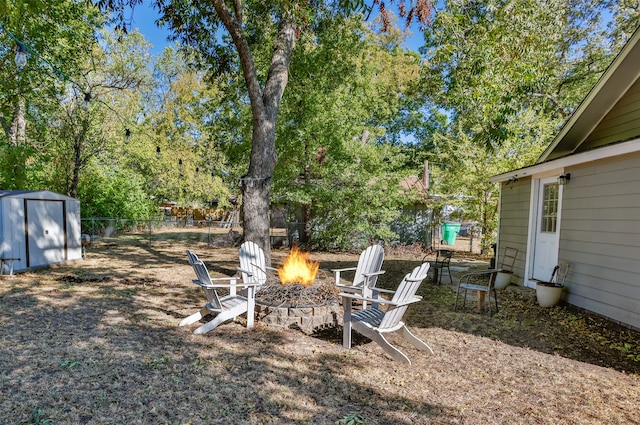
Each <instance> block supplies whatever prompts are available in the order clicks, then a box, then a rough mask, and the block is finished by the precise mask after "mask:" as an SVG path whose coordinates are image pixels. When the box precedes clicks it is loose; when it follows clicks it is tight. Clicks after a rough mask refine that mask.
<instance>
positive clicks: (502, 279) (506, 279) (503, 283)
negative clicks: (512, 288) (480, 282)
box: [493, 272, 512, 289]
mask: <svg viewBox="0 0 640 425" xmlns="http://www.w3.org/2000/svg"><path fill="white" fill-rule="evenodd" d="M511 276H512V274H511V273H507V272H498V273H496V281H495V282H493V286H494V288H496V289H504V288H506V287H507V286H509V284H510V283H511Z"/></svg>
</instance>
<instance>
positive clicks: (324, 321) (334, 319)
mask: <svg viewBox="0 0 640 425" xmlns="http://www.w3.org/2000/svg"><path fill="white" fill-rule="evenodd" d="M308 257H309V254H308V253H302V252H300V251H299V250H298V248H297V247H293V248H292V249H291V254H290V255H289V257H287V258H286V259H285V261H284V263H283V265H282V267H280V268H279V269H278V276H274V275H271V276H269V275H268V276H267V282H266V283H265V284H264V285H263V286H262V288H260V290H259V291H258V292H257V293H256V312H257V313H258V317H259V320H261V321H263V322H264V323H266V324H268V325H275V326H279V327H287V328H288V327H297V328H299V329H301V330H302V331H304V332H308V333H309V332H311V331H313V329H315V328H318V327H326V326H335V325H337V324H338V321H339V318H340V308H339V305H338V287H337V286H336V284H335V282H334V281H333V279H332V277H331V276H330V275H328V273H325V272H321V273H319V272H320V270H319V269H320V264H319V263H317V262H313V261H309V259H308Z"/></svg>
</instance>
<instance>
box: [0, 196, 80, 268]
mask: <svg viewBox="0 0 640 425" xmlns="http://www.w3.org/2000/svg"><path fill="white" fill-rule="evenodd" d="M0 258H16V260H15V261H14V264H13V266H14V270H15V271H21V270H27V269H30V268H34V267H40V266H46V265H49V264H55V263H60V262H63V261H68V260H77V259H80V258H82V245H81V240H80V201H78V200H77V199H74V198H71V197H69V196H65V195H60V194H58V193H55V192H51V191H48V190H38V191H28V190H0ZM5 267H6V265H5Z"/></svg>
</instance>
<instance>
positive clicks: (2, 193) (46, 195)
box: [0, 190, 77, 201]
mask: <svg viewBox="0 0 640 425" xmlns="http://www.w3.org/2000/svg"><path fill="white" fill-rule="evenodd" d="M0 198H22V199H56V200H68V201H69V200H71V201H77V199H76V198H72V197H71V196H67V195H62V194H60V193H56V192H52V191H50V190H0Z"/></svg>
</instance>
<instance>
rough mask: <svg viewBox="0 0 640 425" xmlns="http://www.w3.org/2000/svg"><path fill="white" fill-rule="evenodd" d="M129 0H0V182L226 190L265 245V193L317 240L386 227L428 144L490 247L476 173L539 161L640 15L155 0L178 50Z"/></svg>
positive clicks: (459, 5)
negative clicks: (147, 36) (137, 20)
mask: <svg viewBox="0 0 640 425" xmlns="http://www.w3.org/2000/svg"><path fill="white" fill-rule="evenodd" d="M140 3H141V1H140V0H100V1H95V2H74V1H71V0H69V1H62V2H57V3H56V4H55V5H53V6H51V7H47V8H46V9H44V8H43V7H42V5H41V4H40V3H39V2H36V1H25V2H21V3H20V4H19V5H14V4H13V3H11V4H9V3H2V4H1V5H0V8H1V9H0V12H2V13H0V24H1V25H2V30H3V31H1V32H0V59H1V60H2V63H3V66H2V67H0V74H1V75H2V77H3V78H2V79H1V80H0V84H1V85H2V90H1V91H0V93H1V94H0V123H1V124H2V128H3V132H2V139H1V140H0V141H1V142H2V143H1V146H0V149H1V150H2V154H3V155H2V157H1V158H2V159H1V160H0V167H1V168H0V181H1V182H2V183H1V185H2V187H3V188H20V189H30V188H33V189H36V188H49V189H52V190H57V191H61V192H64V193H68V194H71V195H73V196H77V197H78V198H80V199H81V201H82V202H83V213H84V214H90V215H95V216H113V215H120V216H129V217H130V218H136V217H150V216H152V215H153V214H155V208H154V206H157V205H158V204H160V203H162V202H164V201H176V202H179V203H180V204H185V205H186V204H189V205H205V206H207V205H212V204H213V203H214V201H215V203H217V205H219V206H221V207H225V206H230V204H229V200H230V199H235V197H237V198H238V199H239V200H240V202H241V204H242V206H243V220H244V230H245V237H246V238H247V239H251V240H255V241H257V242H259V243H260V244H261V245H262V246H263V247H265V248H267V251H268V239H269V238H268V235H269V214H270V211H271V209H272V208H273V207H274V206H275V205H287V206H289V207H290V210H291V214H292V217H291V219H292V220H298V221H301V222H303V223H304V224H305V226H304V227H303V228H301V229H300V232H301V239H302V240H304V241H306V242H307V243H309V244H312V245H313V246H319V247H332V248H333V247H337V248H347V247H351V246H354V245H355V244H358V243H362V244H366V243H368V242H369V241H370V240H376V239H381V240H386V241H389V240H393V239H394V235H393V232H392V230H391V229H392V226H391V223H393V222H394V221H397V220H399V216H400V214H401V211H402V209H403V208H404V207H406V206H411V205H414V204H415V202H416V201H418V202H421V201H422V199H421V198H420V196H421V195H420V194H416V197H413V196H408V194H407V193H405V192H403V191H402V190H399V189H398V188H399V186H398V182H399V181H400V180H402V179H404V178H406V177H408V176H411V175H419V174H421V172H422V167H423V164H424V161H425V160H428V161H429V164H430V167H431V176H432V187H431V188H430V192H431V194H432V195H434V194H435V195H439V196H438V199H440V200H441V201H440V202H441V203H443V204H444V203H446V204H453V205H458V206H459V207H460V208H461V210H460V211H461V218H463V219H464V220H468V221H475V222H477V223H479V225H480V226H481V227H482V229H483V234H484V235H485V236H486V239H485V241H484V245H485V246H488V244H489V242H490V238H491V235H492V231H493V229H495V209H496V205H497V199H496V196H495V191H496V188H495V187H494V186H493V185H491V184H489V183H488V177H489V176H491V175H493V174H497V173H500V172H503V171H506V170H508V169H512V168H517V167H520V166H523V165H528V164H530V163H531V162H532V161H534V160H535V159H536V158H537V156H538V155H539V153H540V152H541V150H542V149H543V148H544V147H545V146H546V145H547V144H548V143H549V141H550V140H551V138H552V137H553V135H554V134H555V132H556V131H557V129H558V128H559V127H560V126H561V125H562V123H563V122H564V121H565V120H566V119H567V117H568V116H569V115H570V114H571V113H572V111H573V110H574V109H575V108H576V107H577V105H578V103H579V102H580V101H581V99H582V98H583V97H584V96H585V94H586V93H587V91H588V90H589V89H590V87H591V86H592V85H593V84H594V82H595V81H596V79H597V78H599V76H600V75H601V73H602V72H603V70H604V69H605V68H606V66H607V65H608V64H609V63H610V61H611V59H612V57H613V56H614V55H615V54H616V53H617V51H618V50H619V49H620V47H621V46H622V44H623V43H624V41H625V40H626V38H627V37H628V36H629V34H630V33H631V32H632V31H633V30H634V29H635V28H636V27H637V25H638V16H639V14H640V12H639V8H638V7H637V6H633V5H631V4H629V3H628V2H608V1H600V0H574V1H570V2H566V1H560V0H542V1H531V0H484V1H481V2H469V1H464V0H451V1H447V2H444V3H442V4H440V3H431V2H427V1H417V2H404V1H396V2H387V3H385V2H380V1H373V2H365V1H360V0H354V1H347V0H341V1H332V2H298V1H274V2H253V1H245V2H242V1H233V2H225V1H222V0H208V1H205V0H194V1H192V2H182V1H175V0H153V1H151V4H153V5H154V6H155V8H156V10H158V12H159V14H160V20H159V22H158V24H161V25H165V26H166V27H168V28H169V29H170V30H171V32H172V38H173V40H175V41H176V42H177V45H178V50H173V49H172V48H169V49H168V50H166V51H165V52H164V53H163V54H162V55H161V56H159V57H152V56H151V55H150V54H149V50H148V44H147V43H146V42H145V40H144V39H143V37H142V35H141V34H139V33H137V32H136V31H134V30H132V29H131V27H130V23H129V22H128V20H127V14H126V10H127V8H128V7H131V6H133V7H135V6H138V5H139V4H140ZM436 6H437V8H436ZM105 10H107V11H111V12H112V13H113V14H112V15H108V16H107V19H103V18H102V15H101V13H100V12H101V11H105ZM395 14H397V15H399V16H400V20H399V22H398V21H396V20H395V17H394V15H395ZM368 16H376V18H375V19H373V18H370V19H369V20H367V17H368ZM605 18H606V20H605ZM416 22H422V23H426V24H427V25H423V26H420V27H419V28H417V27H416V26H415V23H416ZM412 23H413V24H412ZM407 25H409V27H410V28H411V29H413V30H416V29H417V30H418V31H420V32H421V34H422V35H423V38H424V43H423V46H422V48H421V49H420V51H411V50H410V49H408V48H406V47H405V45H404V36H405V34H404V29H405V28H406V26H407ZM21 45H22V46H23V47H24V48H25V49H26V50H27V63H26V65H25V66H24V68H22V69H21V70H19V68H18V67H17V66H15V64H14V56H15V54H16V53H17V51H18V50H19V49H20V48H21V47H20V46H21ZM78 51H82V52H83V54H81V55H79V54H78V53H77V52H78ZM84 100H89V101H90V102H89V105H88V108H87V107H83V103H85V102H84ZM85 106H86V105H85ZM431 205H432V206H434V205H435V208H439V206H438V205H440V204H438V203H435V204H431Z"/></svg>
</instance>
